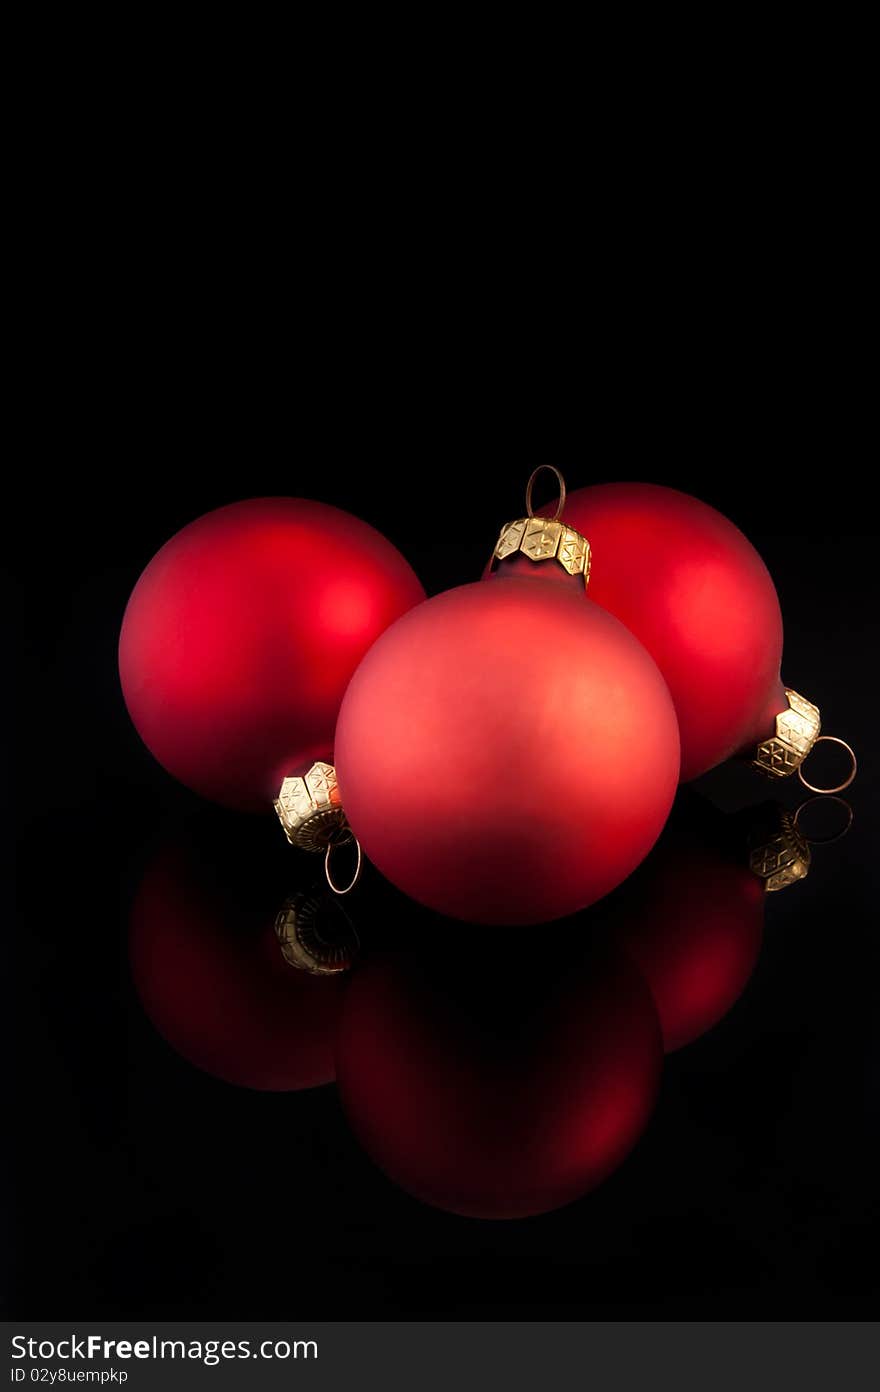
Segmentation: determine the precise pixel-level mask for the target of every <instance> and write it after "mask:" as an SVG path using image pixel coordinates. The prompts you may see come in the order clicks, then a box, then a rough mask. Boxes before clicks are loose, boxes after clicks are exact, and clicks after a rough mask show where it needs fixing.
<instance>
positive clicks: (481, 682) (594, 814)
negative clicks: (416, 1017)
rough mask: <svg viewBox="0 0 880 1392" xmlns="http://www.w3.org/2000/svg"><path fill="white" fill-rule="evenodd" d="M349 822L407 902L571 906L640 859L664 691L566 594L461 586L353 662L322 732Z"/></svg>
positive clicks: (670, 792) (673, 743) (666, 803)
mask: <svg viewBox="0 0 880 1392" xmlns="http://www.w3.org/2000/svg"><path fill="white" fill-rule="evenodd" d="M335 764H336V771H337V776H338V780H339V789H340V793H341V795H342V802H343V805H344V807H345V810H346V815H347V817H348V820H349V822H350V824H351V827H352V829H353V831H354V833H355V835H356V836H357V837H358V839H359V840H360V842H361V845H362V846H363V849H364V851H365V852H366V854H367V855H368V856H369V857H370V858H371V859H372V860H373V861H374V863H375V864H376V865H377V866H378V868H379V869H380V870H381V871H382V873H383V874H384V875H385V876H387V878H388V879H389V880H391V881H392V883H393V884H395V885H396V886H397V887H398V888H399V889H402V890H403V891H404V892H405V893H407V894H409V895H410V896H411V897H412V898H413V899H416V900H418V901H419V902H420V903H423V904H425V905H427V906H428V907H429V908H433V909H436V910H438V911H439V912H441V913H444V914H449V915H451V916H452V917H454V918H462V919H466V920H468V921H471V922H478V923H495V924H525V923H537V922H543V921H546V920H548V919H553V918H557V917H560V916H562V915H564V914H569V913H573V912H575V911H576V910H578V909H581V908H583V907H585V906H586V905H587V904H590V903H592V902H593V901H594V900H596V899H598V898H600V897H601V896H602V895H603V894H606V893H607V892H608V891H609V890H610V889H612V888H613V887H614V886H615V885H617V884H619V883H620V881H621V880H622V879H624V878H625V877H626V876H627V875H628V874H629V873H630V871H631V870H633V869H634V868H635V866H636V865H637V864H638V863H639V861H640V860H641V859H642V858H643V857H644V856H645V855H646V854H647V853H648V851H649V850H650V848H651V846H652V845H653V843H654V841H655V840H656V838H657V836H658V835H659V832H660V830H661V828H662V826H663V823H664V821H665V820H666V816H667V813H668V812H669V808H670V806H671V803H672V799H673V797H674V794H675V787H676V783H677V779H678V730H677V726H676V721H675V712H674V710H673V707H672V702H671V700H670V697H669V693H668V691H667V689H666V686H665V684H664V682H663V679H662V677H661V676H660V674H659V672H658V671H657V668H656V666H655V665H654V663H653V662H652V660H651V659H650V657H649V656H648V654H647V653H646V652H645V650H644V648H642V647H641V645H640V644H639V643H637V642H636V640H635V639H634V638H633V637H632V635H631V634H630V633H628V632H627V631H626V629H625V628H624V627H623V626H622V625H621V624H620V623H618V622H617V620H616V619H614V618H613V617H612V616H611V615H609V614H607V613H605V612H604V611H603V610H601V609H600V608H599V607H598V606H597V605H595V604H592V603H590V601H589V600H585V599H584V598H583V596H582V595H578V594H574V593H569V592H567V591H565V590H564V589H562V588H560V587H558V586H556V585H552V584H548V583H541V582H540V581H526V580H520V579H516V578H510V579H508V580H506V581H505V583H503V584H500V583H499V584H485V583H481V582H478V583H476V584H473V585H464V586H462V587H461V588H459V589H455V590H450V591H448V592H447V593H446V594H442V595H439V596H437V597H436V598H434V599H431V600H428V601H427V602H426V603H425V604H422V605H419V606H418V608H416V609H414V610H412V611H411V612H410V613H409V614H407V615H405V616H404V617H403V618H402V619H401V620H399V621H398V623H396V624H394V625H393V627H392V628H390V629H389V630H388V631H387V632H386V633H385V634H383V636H382V637H381V638H380V639H379V641H378V642H377V643H376V644H375V645H374V647H373V648H371V650H370V652H369V653H368V654H367V656H366V657H365V659H364V661H363V662H362V663H361V665H360V667H359V668H358V670H357V672H356V673H355V675H354V677H353V678H352V681H351V684H350V686H349V688H348V691H347V692H346V695H345V700H344V701H343V705H342V710H341V712H340V716H339V723H338V726H337V730H336V754H335Z"/></svg>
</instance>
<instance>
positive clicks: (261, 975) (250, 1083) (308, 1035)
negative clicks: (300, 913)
mask: <svg viewBox="0 0 880 1392" xmlns="http://www.w3.org/2000/svg"><path fill="white" fill-rule="evenodd" d="M211 863H212V861H211V860H210V859H209V860H208V862H207V864H208V865H210V864H211ZM214 863H220V864H222V861H215V862H214ZM252 889H253V892H252V893H251V892H248V891H247V890H246V891H245V893H243V894H242V893H241V892H240V887H237V886H235V885H234V884H230V883H229V876H228V875H227V874H222V875H221V877H220V879H216V878H213V877H212V873H211V871H210V870H209V869H208V868H206V864H205V860H204V859H203V856H202V855H201V854H200V853H199V848H198V846H193V845H189V844H187V843H172V844H168V845H166V846H165V847H164V848H163V849H162V850H161V851H160V852H159V854H158V855H157V857H156V859H155V860H154V861H153V863H152V864H151V865H150V867H149V868H148V870H147V873H146V875H145V877H144V879H143V882H142V883H141V886H140V888H139V890H138V893H137V897H136V899H135V902H134V906H133V908H132V913H131V936H130V956H131V970H132V976H133V979H134V983H135V986H136V988H137V992H138V995H139V996H140V999H141V1002H142V1004H143V1007H144V1010H145V1011H146V1013H147V1015H148V1016H149V1018H150V1019H151V1021H152V1022H153V1024H154V1025H155V1027H156V1029H157V1030H158V1031H159V1033H160V1034H161V1035H162V1036H163V1038H164V1039H166V1040H167V1041H168V1043H169V1044H170V1045H171V1047H172V1048H173V1049H174V1050H176V1052H177V1053H179V1054H181V1055H182V1056H183V1057H184V1058H185V1059H187V1060H188V1061H189V1062H190V1063H192V1064H194V1065H195V1066H196V1067H197V1068H201V1069H203V1070H204V1071H205V1072H206V1073H210V1074H212V1075H213V1076H214V1077H217V1078H221V1079H222V1080H223V1081H224V1082H227V1083H234V1084H236V1085H237V1086H239V1087H248V1088H258V1089H262V1090H266V1091H294V1090H298V1089H300V1088H309V1087H317V1086H318V1085H319V1084H321V1083H330V1082H332V1081H333V1077H334V1065H333V1037H334V1032H335V1029H336V1022H337V1017H338V1013H339V1008H340V1003H341V999H342V997H341V992H342V981H341V980H340V979H339V978H338V977H318V976H314V975H310V974H308V972H306V971H298V970H295V969H294V968H293V967H291V966H289V965H288V964H287V962H286V961H285V960H284V957H283V955H282V949H281V946H280V945H279V943H278V941H277V939H276V936H275V932H274V929H273V923H274V917H275V910H276V909H277V908H279V907H280V905H279V903H278V902H277V896H276V900H275V901H273V900H272V898H271V890H269V891H267V892H264V890H263V887H262V886H261V884H260V882H259V879H258V877H257V876H254V883H253V887H252ZM254 894H255V895H256V899H254V897H253V896H254ZM261 894H262V899H261Z"/></svg>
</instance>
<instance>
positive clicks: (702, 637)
mask: <svg viewBox="0 0 880 1392" xmlns="http://www.w3.org/2000/svg"><path fill="white" fill-rule="evenodd" d="M542 511H548V512H549V511H552V509H546V510H542ZM563 521H564V522H565V523H566V524H567V525H568V526H570V527H573V528H575V530H576V531H578V532H581V533H583V535H584V536H585V537H586V538H587V540H588V541H589V543H590V547H591V550H592V561H593V564H592V570H591V574H590V588H589V595H590V599H591V600H593V601H594V602H595V603H596V604H599V605H601V606H602V608H603V609H607V610H608V612H609V613H611V614H614V615H615V616H616V617H617V618H618V619H620V621H621V623H623V624H625V625H626V627H627V628H628V629H629V630H630V632H631V633H634V634H635V636H636V637H637V638H638V639H639V641H640V642H641V643H643V644H644V646H645V647H646V648H647V650H648V652H649V653H650V654H651V656H652V657H653V658H654V661H655V662H656V663H657V666H658V667H659V668H660V671H661V672H662V673H663V676H664V677H665V678H666V682H667V684H668V686H669V690H670V692H671V694H672V699H673V701H674V702H675V709H676V711H677V714H678V723H679V728H680V730H681V776H682V779H684V780H688V779H691V778H696V777H697V776H698V775H699V774H701V773H705V771H706V770H707V769H710V768H713V767H714V766H715V765H716V764H719V763H721V762H722V761H723V760H724V759H727V758H729V757H730V756H731V755H733V754H736V753H740V752H742V751H748V752H749V753H751V754H754V752H755V747H756V746H757V745H758V743H759V742H760V741H761V740H764V739H766V738H768V737H769V736H770V735H772V734H773V731H774V723H775V717H776V715H777V714H778V713H780V712H782V711H785V710H786V709H787V702H786V698H785V691H784V688H783V686H782V682H781V681H780V677H779V666H780V662H781V659H782V616H781V614H780V610H779V600H778V599H777V596H776V590H775V588H774V586H773V581H772V580H771V578H770V575H769V573H768V571H767V567H766V566H765V565H764V562H763V561H762V560H761V557H760V556H759V555H758V553H757V551H756V550H755V548H754V547H753V546H752V545H751V543H750V542H749V541H747V540H746V538H745V537H744V536H743V534H742V532H740V531H739V530H738V529H737V528H736V527H735V526H734V525H733V523H732V522H729V521H728V520H727V518H726V517H723V516H722V515H721V513H720V512H716V511H715V509H714V508H711V507H709V506H708V505H707V504H706V503H702V502H700V501H699V500H698V499H697V498H692V497H690V496H689V495H688V494H686V493H679V492H677V491H676V490H675V489H672V488H661V487H659V486H657V485H654V484H638V483H611V484H602V485H600V486H598V487H595V488H579V489H576V490H575V491H574V492H572V493H569V494H568V495H567V498H566V502H565V510H564V513H563ZM505 569H511V570H513V569H515V570H516V572H517V573H518V572H519V571H527V570H528V569H529V561H528V560H527V559H526V558H524V557H522V556H516V557H514V558H513V559H512V560H511V561H506V562H504V563H503V564H502V567H501V568H500V569H499V574H503V573H504V570H505ZM532 569H533V570H534V568H532ZM545 569H547V568H545V567H541V573H542V574H543V573H544V571H545ZM549 573H550V574H552V575H553V578H554V579H555V580H557V581H559V582H560V583H568V584H569V585H570V586H571V588H577V587H578V582H577V581H575V580H573V579H569V578H568V577H566V576H565V575H564V573H562V572H560V571H559V569H558V568H557V567H550V568H549ZM580 590H581V592H582V591H583V585H582V584H580Z"/></svg>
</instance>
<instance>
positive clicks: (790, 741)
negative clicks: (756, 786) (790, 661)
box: [752, 687, 858, 794]
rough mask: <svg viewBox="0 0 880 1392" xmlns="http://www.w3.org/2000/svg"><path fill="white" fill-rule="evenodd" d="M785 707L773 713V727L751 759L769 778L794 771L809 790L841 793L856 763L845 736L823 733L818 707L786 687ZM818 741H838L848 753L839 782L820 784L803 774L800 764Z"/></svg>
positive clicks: (853, 773)
mask: <svg viewBox="0 0 880 1392" xmlns="http://www.w3.org/2000/svg"><path fill="white" fill-rule="evenodd" d="M785 699H786V700H787V702H788V708H787V709H786V710H784V711H780V712H779V714H778V715H777V717H776V729H775V732H774V733H773V734H772V735H771V736H770V738H769V739H765V740H762V741H761V743H760V744H759V745H758V748H757V752H756V754H755V757H754V759H753V760H752V763H753V764H754V765H755V767H756V768H759V769H760V770H761V772H762V773H765V774H767V776H768V778H788V777H789V775H790V774H792V773H796V774H797V776H798V778H799V779H800V781H801V782H802V783H803V785H804V787H805V788H807V789H808V790H809V791H810V792H811V793H828V794H834V793H842V792H843V790H844V788H848V787H849V785H850V783H852V781H853V779H854V778H855V776H856V773H857V771H858V764H857V762H856V756H855V753H854V752H853V750H852V749H851V748H850V746H849V745H848V744H847V742H846V740H842V739H838V737H837V736H836V735H823V734H822V733H821V730H822V720H821V717H820V715H819V707H818V706H814V705H813V703H812V702H811V701H808V700H807V699H806V697H805V696H800V695H798V693H797V692H796V691H792V690H790V688H789V687H786V688H785ZM817 744H839V745H840V746H841V748H843V749H845V750H846V752H847V754H848V755H849V757H850V761H851V762H850V771H849V773H848V775H847V777H846V778H845V779H844V780H843V782H842V783H838V784H836V785H835V786H834V787H832V788H819V787H817V786H816V784H815V783H809V782H808V781H807V779H806V778H805V777H804V770H803V764H804V761H805V760H806V758H807V756H808V755H809V754H811V753H812V751H813V750H814V749H815V747H816V745H817Z"/></svg>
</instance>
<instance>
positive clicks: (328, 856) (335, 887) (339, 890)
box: [324, 836, 363, 899]
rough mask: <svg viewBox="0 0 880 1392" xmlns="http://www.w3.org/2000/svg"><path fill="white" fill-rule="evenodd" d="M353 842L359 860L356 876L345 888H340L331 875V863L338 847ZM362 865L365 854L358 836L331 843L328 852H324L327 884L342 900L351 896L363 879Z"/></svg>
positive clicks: (355, 871) (356, 865)
mask: <svg viewBox="0 0 880 1392" xmlns="http://www.w3.org/2000/svg"><path fill="white" fill-rule="evenodd" d="M352 841H353V842H354V845H355V850H356V852H357V860H356V861H355V867H354V875H353V876H352V878H351V881H350V883H349V884H347V885H345V886H344V887H343V888H340V886H339V885H338V884H337V883H336V881H335V880H334V878H333V875H332V873H331V870H330V861H331V858H332V855H333V852H334V851H335V850H336V849H337V847H338V846H340V845H350V844H351V842H352ZM362 865H363V852H362V851H361V843H360V841H358V839H357V837H356V836H349V837H348V839H347V840H346V841H337V842H331V843H330V845H329V846H328V847H327V849H326V851H325V852H324V874H325V875H326V876H327V883H328V885H329V886H330V888H331V889H332V890H333V893H334V894H338V895H339V897H340V899H341V898H342V896H343V895H344V894H351V891H352V890H353V889H354V887H355V885H356V884H357V882H358V880H359V879H360V877H361V867H362Z"/></svg>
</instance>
